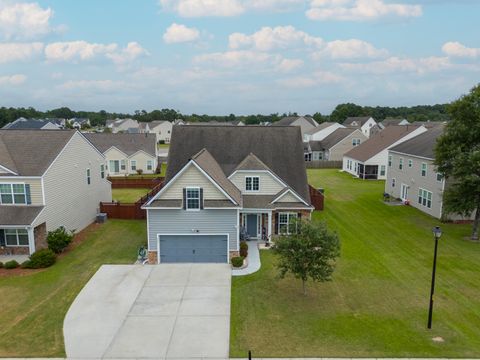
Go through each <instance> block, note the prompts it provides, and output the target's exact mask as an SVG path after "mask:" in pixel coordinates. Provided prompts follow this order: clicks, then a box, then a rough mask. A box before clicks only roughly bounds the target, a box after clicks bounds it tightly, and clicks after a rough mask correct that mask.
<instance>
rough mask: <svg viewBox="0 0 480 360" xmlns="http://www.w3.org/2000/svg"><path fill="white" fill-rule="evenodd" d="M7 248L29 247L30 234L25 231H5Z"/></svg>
mask: <svg viewBox="0 0 480 360" xmlns="http://www.w3.org/2000/svg"><path fill="white" fill-rule="evenodd" d="M5 244H6V245H7V246H28V232H27V230H25V229H5Z"/></svg>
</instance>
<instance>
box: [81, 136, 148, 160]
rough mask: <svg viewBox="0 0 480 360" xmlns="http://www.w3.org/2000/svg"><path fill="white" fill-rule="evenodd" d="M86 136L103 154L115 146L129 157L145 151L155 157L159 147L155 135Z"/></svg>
mask: <svg viewBox="0 0 480 360" xmlns="http://www.w3.org/2000/svg"><path fill="white" fill-rule="evenodd" d="M84 135H85V137H86V138H87V139H88V141H90V142H91V143H92V144H93V145H94V146H95V147H96V148H97V149H98V150H99V151H100V152H101V153H105V151H107V150H108V149H110V148H111V147H112V146H115V147H116V148H117V149H118V150H120V151H122V152H123V153H125V154H127V155H128V156H130V155H133V154H135V153H136V152H137V151H139V150H143V151H145V152H146V153H147V154H150V155H151V156H153V157H155V147H156V146H157V138H156V135H155V134H109V133H86V134H84Z"/></svg>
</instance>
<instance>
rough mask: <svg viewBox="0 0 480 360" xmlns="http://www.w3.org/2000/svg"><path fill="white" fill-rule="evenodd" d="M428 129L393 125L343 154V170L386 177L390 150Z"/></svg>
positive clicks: (363, 177) (366, 176) (374, 178)
mask: <svg viewBox="0 0 480 360" xmlns="http://www.w3.org/2000/svg"><path fill="white" fill-rule="evenodd" d="M425 131H427V129H426V128H425V127H423V126H413V125H408V126H407V125H392V126H388V127H387V128H385V129H384V130H382V131H381V132H379V133H378V134H375V135H373V136H372V137H370V138H369V139H368V140H367V141H365V142H363V143H361V144H360V145H358V146H356V147H355V148H353V149H352V150H350V151H348V152H347V153H346V154H345V155H344V156H343V165H342V169H343V171H346V172H348V173H350V174H352V175H353V176H356V177H358V178H360V179H364V180H365V179H369V180H377V179H386V178H387V170H388V169H387V163H388V150H389V149H390V148H392V147H394V146H396V145H398V144H400V143H402V142H404V141H407V140H409V139H411V138H413V137H415V136H417V135H420V134H421V133H423V132H425Z"/></svg>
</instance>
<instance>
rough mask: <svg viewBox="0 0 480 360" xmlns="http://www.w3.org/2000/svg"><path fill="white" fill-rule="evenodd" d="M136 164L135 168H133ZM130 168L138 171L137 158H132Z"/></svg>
mask: <svg viewBox="0 0 480 360" xmlns="http://www.w3.org/2000/svg"><path fill="white" fill-rule="evenodd" d="M134 166H135V169H134V168H133V167H134ZM130 169H131V170H132V171H137V160H130Z"/></svg>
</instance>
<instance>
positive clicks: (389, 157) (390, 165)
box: [388, 155, 392, 167]
mask: <svg viewBox="0 0 480 360" xmlns="http://www.w3.org/2000/svg"><path fill="white" fill-rule="evenodd" d="M388 167H392V155H388Z"/></svg>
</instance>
